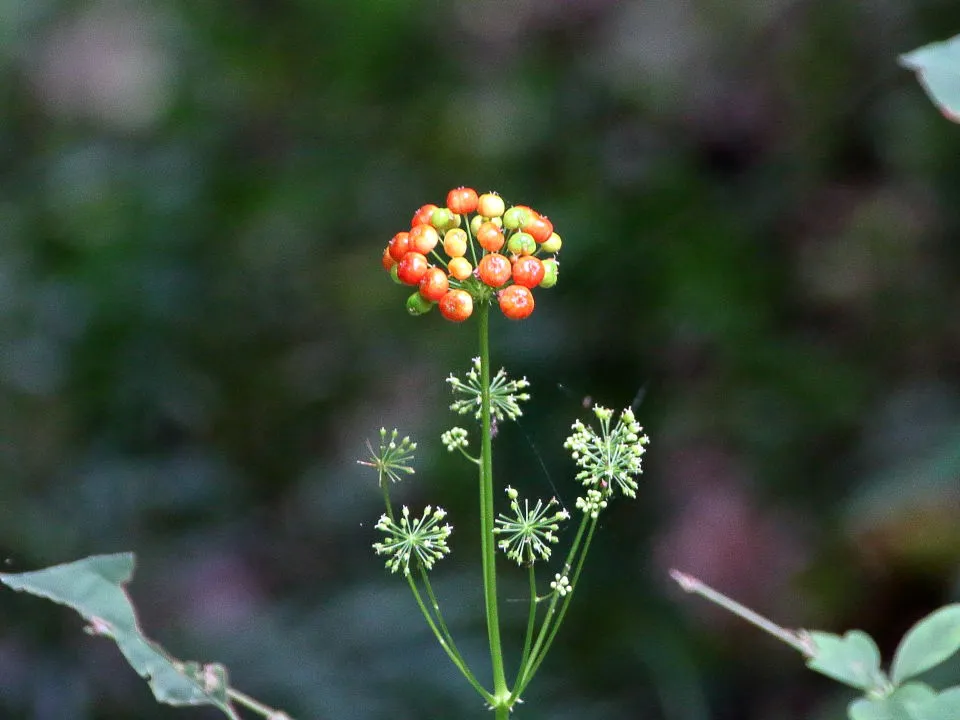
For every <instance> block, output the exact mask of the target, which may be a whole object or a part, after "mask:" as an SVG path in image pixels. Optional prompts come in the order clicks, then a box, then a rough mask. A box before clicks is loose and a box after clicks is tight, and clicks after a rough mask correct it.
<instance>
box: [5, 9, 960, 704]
mask: <svg viewBox="0 0 960 720" xmlns="http://www.w3.org/2000/svg"><path fill="white" fill-rule="evenodd" d="M958 28H960V7H958V6H957V5H956V3H952V2H946V1H945V0H943V1H934V0H925V1H923V2H919V1H917V2H908V1H906V0H901V1H894V0H863V1H862V2H835V1H834V0H715V1H711V0H670V1H669V2H667V1H663V2H655V1H649V2H612V1H609V0H580V1H577V2H574V1H571V0H567V1H557V0H518V1H516V2H498V1H497V0H477V1H475V2H474V1H469V0H456V1H452V2H439V1H438V0H434V1H428V0H422V1H421V0H350V2H339V1H335V0H326V1H324V0H292V1H290V2H277V3H273V2H265V1H264V0H234V1H233V2H191V3H188V2H155V3H139V2H132V0H131V1H124V0H84V1H79V0H77V1H71V0H5V1H4V2H3V3H0V97H2V106H0V107H2V112H0V553H2V561H3V567H4V569H5V570H6V571H22V570H29V569H34V568H37V567H40V566H44V565H48V564H53V563H57V562H64V561H67V560H72V559H75V558H78V557H81V556H84V555H87V554H91V553H101V552H116V551H120V550H133V551H135V552H136V553H137V554H138V557H139V567H138V574H137V577H136V579H135V582H134V584H133V586H132V595H133V598H134V599H135V601H136V602H137V604H138V606H139V607H140V608H141V612H142V621H143V625H144V628H145V631H146V632H147V634H148V635H150V636H152V637H154V638H156V639H157V640H159V641H160V642H162V643H163V644H164V645H165V646H167V647H168V648H169V649H170V650H171V651H172V652H173V653H174V654H176V655H178V656H179V657H183V658H195V659H199V660H203V661H214V660H218V661H222V662H224V663H226V664H227V665H228V666H229V667H230V669H231V670H232V674H233V679H234V681H235V684H236V685H237V686H238V687H239V688H241V689H243V690H245V691H247V692H249V693H251V694H253V695H254V696H256V697H258V698H260V699H262V700H264V701H266V702H268V703H270V704H272V705H274V706H279V707H282V708H283V709H285V710H286V711H288V712H289V713H290V714H291V715H292V716H293V717H295V718H298V719H299V720H306V719H310V720H323V719H326V718H337V719H339V720H346V719H348V718H350V719H357V720H379V719H380V718H393V719H396V718H411V719H412V718H431V719H432V718H443V719H445V718H460V717H462V718H471V717H478V718H479V717H484V716H485V711H484V710H483V708H482V707H480V705H479V703H478V701H477V700H476V698H475V697H474V696H473V695H472V691H470V690H469V688H468V687H467V686H466V683H465V682H463V680H462V679H460V678H459V676H458V675H456V673H455V672H454V671H453V670H452V668H451V667H449V665H448V663H447V661H446V659H445V658H444V657H443V655H442V654H441V652H440V650H439V649H438V648H437V647H436V645H435V643H434V642H433V639H432V637H431V636H430V635H428V633H427V631H426V629H425V627H424V625H423V623H422V621H421V620H420V618H419V614H418V612H417V610H416V607H415V605H414V603H413V601H412V599H411V598H410V597H409V594H408V593H407V591H406V589H405V587H404V585H403V583H402V582H401V581H400V580H399V579H398V578H397V577H392V576H389V575H388V574H387V573H386V572H385V571H384V570H383V568H382V560H381V559H379V558H377V557H376V556H375V555H374V554H373V552H372V550H371V549H370V544H371V543H372V542H374V541H375V540H376V537H375V531H374V529H373V524H374V523H375V522H376V520H377V518H378V516H379V514H380V512H381V511H382V508H381V505H380V502H381V500H380V495H379V492H378V491H377V488H376V485H375V479H374V477H373V476H371V475H370V474H369V473H365V472H364V469H363V468H361V467H359V466H358V465H356V463H355V460H356V459H357V458H359V457H362V456H363V454H364V452H365V449H364V439H365V438H367V437H371V438H373V437H375V434H376V432H377V430H378V429H379V428H380V427H381V425H386V426H387V427H388V428H389V427H393V426H398V427H400V428H401V430H402V431H403V432H405V433H409V434H411V435H413V436H415V438H416V439H417V440H418V441H419V444H420V450H419V456H418V460H417V474H416V476H415V477H414V479H413V480H412V481H410V482H406V483H404V484H403V485H402V486H401V487H398V488H397V489H396V493H395V495H396V497H397V499H398V500H399V501H400V502H407V503H410V504H412V505H415V506H420V505H422V504H425V503H427V502H430V503H434V504H436V503H440V504H443V505H444V506H445V507H447V508H448V510H449V511H450V513H451V516H452V519H453V522H454V524H455V525H456V531H455V533H454V536H453V539H452V542H453V546H454V554H453V555H452V556H451V557H450V558H449V559H448V560H445V561H444V562H443V563H441V564H440V565H438V567H437V569H436V571H435V577H436V578H437V583H438V588H439V592H440V594H441V597H442V599H443V601H444V603H445V608H446V612H447V615H448V618H449V620H450V623H451V625H452V626H453V627H454V632H455V633H456V635H457V637H458V638H461V640H462V645H463V646H464V647H465V648H466V649H467V652H468V654H470V655H471V656H472V657H475V658H476V659H477V662H478V663H482V653H483V628H482V625H481V624H480V621H479V619H480V617H479V611H480V593H479V590H478V582H479V571H478V568H477V567H476V560H477V538H476V532H475V530H476V521H475V520H474V519H473V517H472V512H473V509H474V505H475V502H476V500H475V487H474V482H473V472H472V471H471V469H470V468H469V467H465V466H464V465H462V464H461V463H458V462H457V461H456V460H455V459H453V458H451V457H449V456H447V454H446V453H445V452H444V451H443V449H442V447H441V445H440V443H439V433H440V432H441V431H442V430H443V429H444V428H446V427H449V425H450V424H452V418H451V416H450V415H449V413H448V412H447V411H446V406H447V404H448V402H449V398H448V389H447V386H446V384H445V383H444V382H443V378H444V377H445V376H446V374H447V373H448V372H450V371H452V370H457V371H461V370H463V369H465V368H466V367H467V364H468V363H469V359H470V357H472V355H473V354H475V352H476V351H475V347H474V328H473V326H472V325H470V324H468V325H466V326H453V325H451V324H449V323H446V322H444V321H443V320H442V319H441V318H440V317H439V316H438V315H437V314H435V313H434V314H432V315H431V316H427V317H424V318H420V319H411V318H410V317H408V316H407V315H406V314H405V312H404V306H403V302H404V299H405V296H406V293H405V292H404V291H403V290H402V289H401V288H398V287H397V286H395V285H394V284H393V283H391V282H390V281H389V279H388V278H387V277H386V276H385V275H384V274H383V271H382V269H381V267H380V254H381V251H382V248H383V246H384V245H385V243H386V241H387V240H388V239H389V238H390V236H392V235H393V233H394V232H396V231H397V230H400V229H403V228H404V227H405V226H406V224H407V222H408V218H409V217H410V215H411V214H412V212H413V211H414V210H415V209H416V208H417V207H418V206H419V205H421V204H422V203H425V202H442V200H443V198H444V197H445V194H446V191H447V190H448V189H449V188H451V187H455V186H458V185H461V184H467V185H472V186H474V187H477V188H478V189H480V190H481V191H482V190H487V189H495V190H498V191H499V192H500V193H501V194H502V195H503V196H504V197H505V198H507V199H508V200H509V201H512V202H519V203H527V204H531V205H534V206H535V207H537V208H538V209H540V210H542V211H543V212H545V213H547V214H548V215H549V216H550V217H551V219H552V220H553V221H554V223H555V224H556V226H557V228H558V230H559V232H560V233H561V234H562V235H563V237H564V241H565V245H564V248H563V250H562V252H561V260H562V277H561V282H560V283H559V285H558V286H557V287H556V288H554V289H552V290H549V291H540V292H539V293H538V294H537V298H538V300H537V302H538V307H537V310H536V312H535V313H534V315H533V317H532V318H531V319H530V320H528V321H525V322H522V323H519V324H517V323H510V322H508V321H506V320H505V319H503V318H495V320H494V323H493V330H494V334H495V338H496V339H495V347H494V361H495V363H497V364H501V363H502V364H506V365H508V367H509V369H510V370H511V372H512V373H513V374H515V375H526V376H527V377H528V378H529V379H530V380H531V382H532V383H533V392H534V400H533V401H532V402H531V403H530V404H529V407H528V410H527V412H526V414H525V416H524V418H523V421H522V423H521V424H520V425H519V426H507V427H505V428H504V429H503V432H502V433H501V434H500V436H499V437H498V438H497V441H496V447H497V451H498V453H499V454H498V456H497V468H496V469H497V473H498V478H499V479H500V480H501V481H503V482H504V483H506V482H510V483H512V484H514V485H516V486H517V487H520V488H522V489H523V490H524V491H525V492H529V493H530V494H532V495H540V496H545V497H549V496H550V495H553V494H554V493H556V494H557V495H558V496H559V497H560V498H561V499H562V500H563V501H564V502H566V503H567V504H568V505H572V502H573V498H574V497H575V495H576V488H575V486H574V485H573V483H572V480H571V478H572V474H573V467H572V463H571V462H570V460H569V458H567V457H566V456H565V454H564V452H563V451H562V449H561V443H562V441H563V438H564V437H565V436H566V434H567V431H568V428H569V425H570V423H571V422H572V420H573V419H574V418H575V417H578V416H585V415H586V411H585V410H584V407H583V406H584V404H585V401H586V400H587V399H588V398H589V399H592V400H593V401H595V402H600V403H602V404H605V405H608V406H614V407H625V406H627V405H630V404H631V403H638V405H637V407H638V411H637V412H638V416H639V418H640V419H641V421H642V423H643V424H644V425H645V427H646V429H647V431H648V432H649V434H650V436H651V439H652V443H651V446H650V452H649V453H648V455H647V460H648V463H647V470H646V473H645V475H644V478H643V483H642V492H641V493H640V496H639V499H638V500H637V501H636V502H634V503H619V504H617V505H615V506H614V507H613V508H612V510H611V511H610V512H609V514H607V516H606V518H605V520H604V523H603V528H602V532H601V533H600V534H599V537H598V540H597V542H596V544H595V546H594V552H593V555H592V558H591V561H590V563H589V564H588V567H587V571H586V573H585V575H584V577H583V582H582V584H581V587H580V589H579V594H578V596H577V597H576V598H575V602H574V604H573V606H572V610H571V612H570V614H569V616H568V621H567V623H566V625H565V626H564V627H563V629H562V631H561V635H560V638H559V641H558V643H557V645H556V647H555V650H554V652H553V654H552V655H551V656H550V658H549V659H548V661H547V663H546V664H545V665H544V666H543V669H542V671H541V674H540V676H539V677H538V679H537V681H536V682H535V683H534V684H533V685H532V687H531V689H530V692H529V693H528V695H527V698H526V699H527V703H526V704H525V705H524V706H522V707H521V708H520V709H519V710H518V712H517V713H516V716H517V717H518V718H521V720H534V719H536V718H544V719H546V718H551V719H554V718H555V719H562V718H603V719H605V720H606V719H609V720H618V719H621V718H623V719H626V718H644V719H650V720H657V719H660V718H663V719H664V720H708V719H715V720H727V719H733V718H737V719H738V720H768V719H769V720H773V719H775V718H776V719H778V720H788V719H789V720H793V719H796V720H800V719H803V720H807V719H814V720H816V719H819V718H823V719H824V720H826V719H827V718H839V717H844V716H845V711H844V708H845V704H846V702H848V701H849V700H850V699H851V698H852V697H853V694H852V692H847V691H845V690H844V689H843V688H841V687H840V686H836V685H834V684H833V683H831V682H830V681H828V680H827V679H825V678H821V677H819V676H815V675H813V674H812V673H809V672H808V671H806V670H805V669H804V668H803V664H802V662H801V658H800V657H798V656H796V655H795V654H794V653H793V652H792V651H791V650H789V649H787V648H786V647H784V646H781V645H780V644H778V643H777V642H776V641H775V640H773V639H771V638H769V637H767V636H765V635H763V634H761V633H760V632H759V631H757V630H755V629H753V628H751V627H749V626H747V625H745V624H743V623H741V622H740V621H738V620H735V619H732V618H729V617H726V616H725V615H723V614H722V613H720V612H718V611H715V610H713V609H711V608H709V607H707V606H706V603H704V602H703V601H701V600H698V599H696V598H693V597H690V596H685V595H683V594H682V593H680V592H679V591H678V590H677V589H676V588H675V587H673V586H672V585H671V583H670V581H669V580H668V578H667V570H668V569H669V568H670V567H679V568H681V569H684V570H686V571H688V572H691V573H693V574H695V575H698V576H699V577H701V578H702V579H703V580H705V581H707V582H710V583H712V584H714V585H716V586H717V587H718V588H719V589H721V590H723V591H725V592H727V593H729V594H731V595H733V596H734V597H737V598H738V599H740V600H741V601H743V602H745V603H747V604H749V605H751V606H753V607H755V608H756V609H758V610H759V611H761V612H763V613H765V614H768V615H770V616H772V617H773V618H775V619H777V620H779V621H780V622H782V623H783V624H785V625H787V626H790V627H809V628H818V629H825V630H833V631H838V632H839V631H843V630H845V629H848V628H853V627H859V628H862V629H864V630H867V631H868V632H870V633H872V634H873V635H874V636H875V637H876V638H877V640H878V642H879V644H880V646H881V649H882V650H883V651H884V652H885V653H886V654H887V657H889V653H890V652H891V650H892V648H893V647H894V645H895V642H896V640H897V638H899V636H900V635H901V634H902V632H903V631H904V630H905V629H906V628H907V627H909V625H910V624H912V623H913V622H914V621H915V620H916V619H918V618H919V617H921V616H922V615H924V614H926V613H927V612H929V611H931V610H933V609H934V608H935V607H937V606H939V605H941V604H943V603H945V602H948V601H950V600H951V599H953V600H956V599H957V598H958V596H960V574H958V567H960V562H958V561H960V522H958V510H960V479H958V478H960V322H958V319H957V308H958V307H960V283H958V282H957V278H958V271H960V245H958V243H957V237H958V233H960V203H958V201H957V198H958V197H960V128H958V127H957V126H954V125H952V124H950V123H948V122H946V121H945V120H944V119H943V118H942V117H940V115H939V114H938V113H937V112H936V110H935V109H934V107H933V106H932V105H931V104H930V103H929V102H928V100H927V99H926V98H925V97H924V95H923V93H922V91H921V89H920V87H919V86H918V84H917V83H916V82H915V80H914V78H913V77H911V75H910V74H909V73H908V72H906V71H904V70H902V69H900V68H898V67H897V65H896V58H897V55H898V54H899V53H902V52H905V51H908V50H910V49H912V48H914V47H916V46H918V45H921V44H924V43H926V42H929V41H932V40H937V39H943V38H945V37H948V36H950V35H952V34H954V33H955V32H956V31H957V29H958ZM504 568H505V575H504V580H503V582H504V586H503V587H504V597H505V603H504V608H505V610H504V614H505V618H506V622H507V624H508V627H509V630H510V631H511V632H513V634H514V635H515V636H519V635H520V633H521V631H522V626H521V624H520V623H521V621H522V618H521V613H522V612H523V609H524V608H525V605H524V604H523V603H522V602H510V601H511V600H518V599H522V598H523V585H522V582H523V576H522V575H520V574H518V573H514V572H512V571H511V568H510V567H509V566H508V565H505V566H504ZM509 634H510V632H508V635H509ZM957 670H958V668H956V667H954V668H953V669H952V672H953V679H954V681H955V680H956V677H957ZM480 672H481V673H483V672H484V670H483V669H481V670H480ZM0 716H2V717H3V718H11V719H19V718H23V719H29V720H54V719H56V720H63V719H64V718H67V719H69V720H106V719H108V718H127V717H137V718H144V719H151V718H168V717H183V718H198V719H199V718H214V717H219V715H218V714H217V713H215V712H213V711H211V710H203V709H174V708H168V707H164V708H160V707H158V706H155V705H154V703H153V701H152V698H151V696H150V694H149V691H148V689H147V687H146V686H145V684H144V683H142V682H141V681H140V680H139V678H137V677H136V676H135V675H134V673H133V672H132V671H130V670H129V669H128V668H126V667H125V666H124V664H123V662H122V660H121V659H120V656H119V653H117V651H116V649H115V648H114V647H113V646H112V645H111V644H110V643H108V642H106V641H103V640H96V639H92V638H89V637H88V636H86V635H84V634H83V633H82V632H81V622H80V620H79V618H77V617H76V616H74V615H73V614H72V613H70V612H69V611H67V610H65V609H63V608H59V607H57V606H55V605H52V604H50V603H46V602H43V601H40V600H36V599H32V598H28V597H23V596H20V595H17V594H15V593H12V592H9V591H4V592H0Z"/></svg>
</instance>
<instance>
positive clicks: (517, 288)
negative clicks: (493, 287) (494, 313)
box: [499, 285, 534, 320]
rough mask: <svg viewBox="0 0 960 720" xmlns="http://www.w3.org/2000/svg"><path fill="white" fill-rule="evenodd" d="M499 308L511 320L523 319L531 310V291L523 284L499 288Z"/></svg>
mask: <svg viewBox="0 0 960 720" xmlns="http://www.w3.org/2000/svg"><path fill="white" fill-rule="evenodd" d="M499 300H500V310H501V311H502V312H503V314H504V315H506V316H507V317H508V318H510V319H511V320H523V319H524V318H526V317H530V313H532V312H533V305H534V303H533V293H532V292H530V289H529V288H525V287H524V286H523V285H511V286H510V287H508V288H506V289H504V290H501V291H500V295H499Z"/></svg>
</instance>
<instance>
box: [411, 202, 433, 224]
mask: <svg viewBox="0 0 960 720" xmlns="http://www.w3.org/2000/svg"><path fill="white" fill-rule="evenodd" d="M436 209H437V206H436V205H434V204H433V203H427V204H426V205H421V206H420V209H419V210H417V211H416V212H415V213H414V214H413V220H411V221H410V227H416V226H417V225H429V224H430V219H431V218H432V217H433V211H434V210H436Z"/></svg>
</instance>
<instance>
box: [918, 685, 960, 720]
mask: <svg viewBox="0 0 960 720" xmlns="http://www.w3.org/2000/svg"><path fill="white" fill-rule="evenodd" d="M908 709H909V710H910V711H911V713H912V715H913V720H956V718H960V686H958V687H953V688H948V689H947V690H944V691H943V692H941V693H940V694H935V695H934V696H933V697H931V698H930V699H929V700H928V701H927V702H925V703H923V704H921V705H919V706H918V707H916V708H915V709H914V708H908Z"/></svg>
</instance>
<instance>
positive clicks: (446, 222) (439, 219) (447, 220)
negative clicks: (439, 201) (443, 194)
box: [430, 207, 460, 233]
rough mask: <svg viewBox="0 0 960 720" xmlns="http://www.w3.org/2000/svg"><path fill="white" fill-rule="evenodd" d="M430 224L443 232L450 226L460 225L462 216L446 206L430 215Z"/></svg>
mask: <svg viewBox="0 0 960 720" xmlns="http://www.w3.org/2000/svg"><path fill="white" fill-rule="evenodd" d="M430 224H431V225H433V226H434V227H435V228H436V229H437V230H439V231H440V232H441V233H442V232H445V231H447V230H449V229H450V228H455V227H458V226H459V225H460V216H459V215H455V214H454V213H453V212H451V211H450V210H449V209H447V208H445V207H443V208H437V209H436V210H434V211H433V214H432V215H431V216H430Z"/></svg>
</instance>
